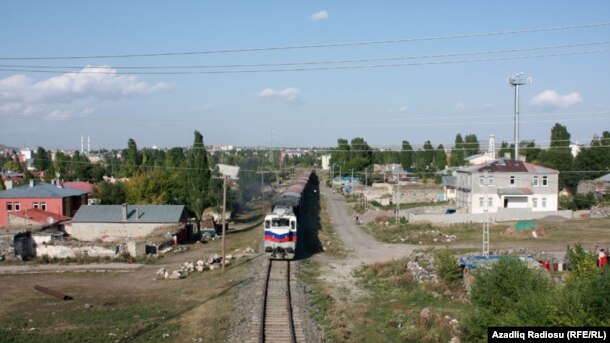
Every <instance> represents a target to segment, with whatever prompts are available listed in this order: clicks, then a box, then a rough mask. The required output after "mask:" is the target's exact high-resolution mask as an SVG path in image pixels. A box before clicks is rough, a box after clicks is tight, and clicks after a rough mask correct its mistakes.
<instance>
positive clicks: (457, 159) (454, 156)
mask: <svg viewBox="0 0 610 343" xmlns="http://www.w3.org/2000/svg"><path fill="white" fill-rule="evenodd" d="M464 157H465V156H464V139H463V138H462V135H461V134H459V133H458V134H457V135H456V136H455V143H454V144H453V149H452V150H451V157H450V159H449V165H451V166H452V167H459V166H461V165H463V164H464Z"/></svg>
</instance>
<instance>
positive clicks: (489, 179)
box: [487, 176, 494, 186]
mask: <svg viewBox="0 0 610 343" xmlns="http://www.w3.org/2000/svg"><path fill="white" fill-rule="evenodd" d="M487 185H488V186H493V185H494V178H493V176H490V177H488V178H487Z"/></svg>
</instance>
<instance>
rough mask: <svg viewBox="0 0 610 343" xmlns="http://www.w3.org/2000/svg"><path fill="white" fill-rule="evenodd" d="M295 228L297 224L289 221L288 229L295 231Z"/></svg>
mask: <svg viewBox="0 0 610 343" xmlns="http://www.w3.org/2000/svg"><path fill="white" fill-rule="evenodd" d="M296 228H297V224H296V223H295V222H294V220H291V221H290V229H291V230H296Z"/></svg>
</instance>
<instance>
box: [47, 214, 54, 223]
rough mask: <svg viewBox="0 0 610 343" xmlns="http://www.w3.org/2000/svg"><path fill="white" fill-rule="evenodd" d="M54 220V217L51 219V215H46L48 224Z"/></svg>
mask: <svg viewBox="0 0 610 343" xmlns="http://www.w3.org/2000/svg"><path fill="white" fill-rule="evenodd" d="M54 222H55V219H53V217H51V216H49V217H47V223H49V225H51V224H53V223H54Z"/></svg>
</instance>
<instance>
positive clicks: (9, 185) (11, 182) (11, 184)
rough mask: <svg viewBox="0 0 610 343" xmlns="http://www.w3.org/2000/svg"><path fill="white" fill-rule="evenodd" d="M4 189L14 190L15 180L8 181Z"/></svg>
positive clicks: (5, 182)
mask: <svg viewBox="0 0 610 343" xmlns="http://www.w3.org/2000/svg"><path fill="white" fill-rule="evenodd" d="M4 188H6V189H11V188H13V180H6V181H4Z"/></svg>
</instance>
